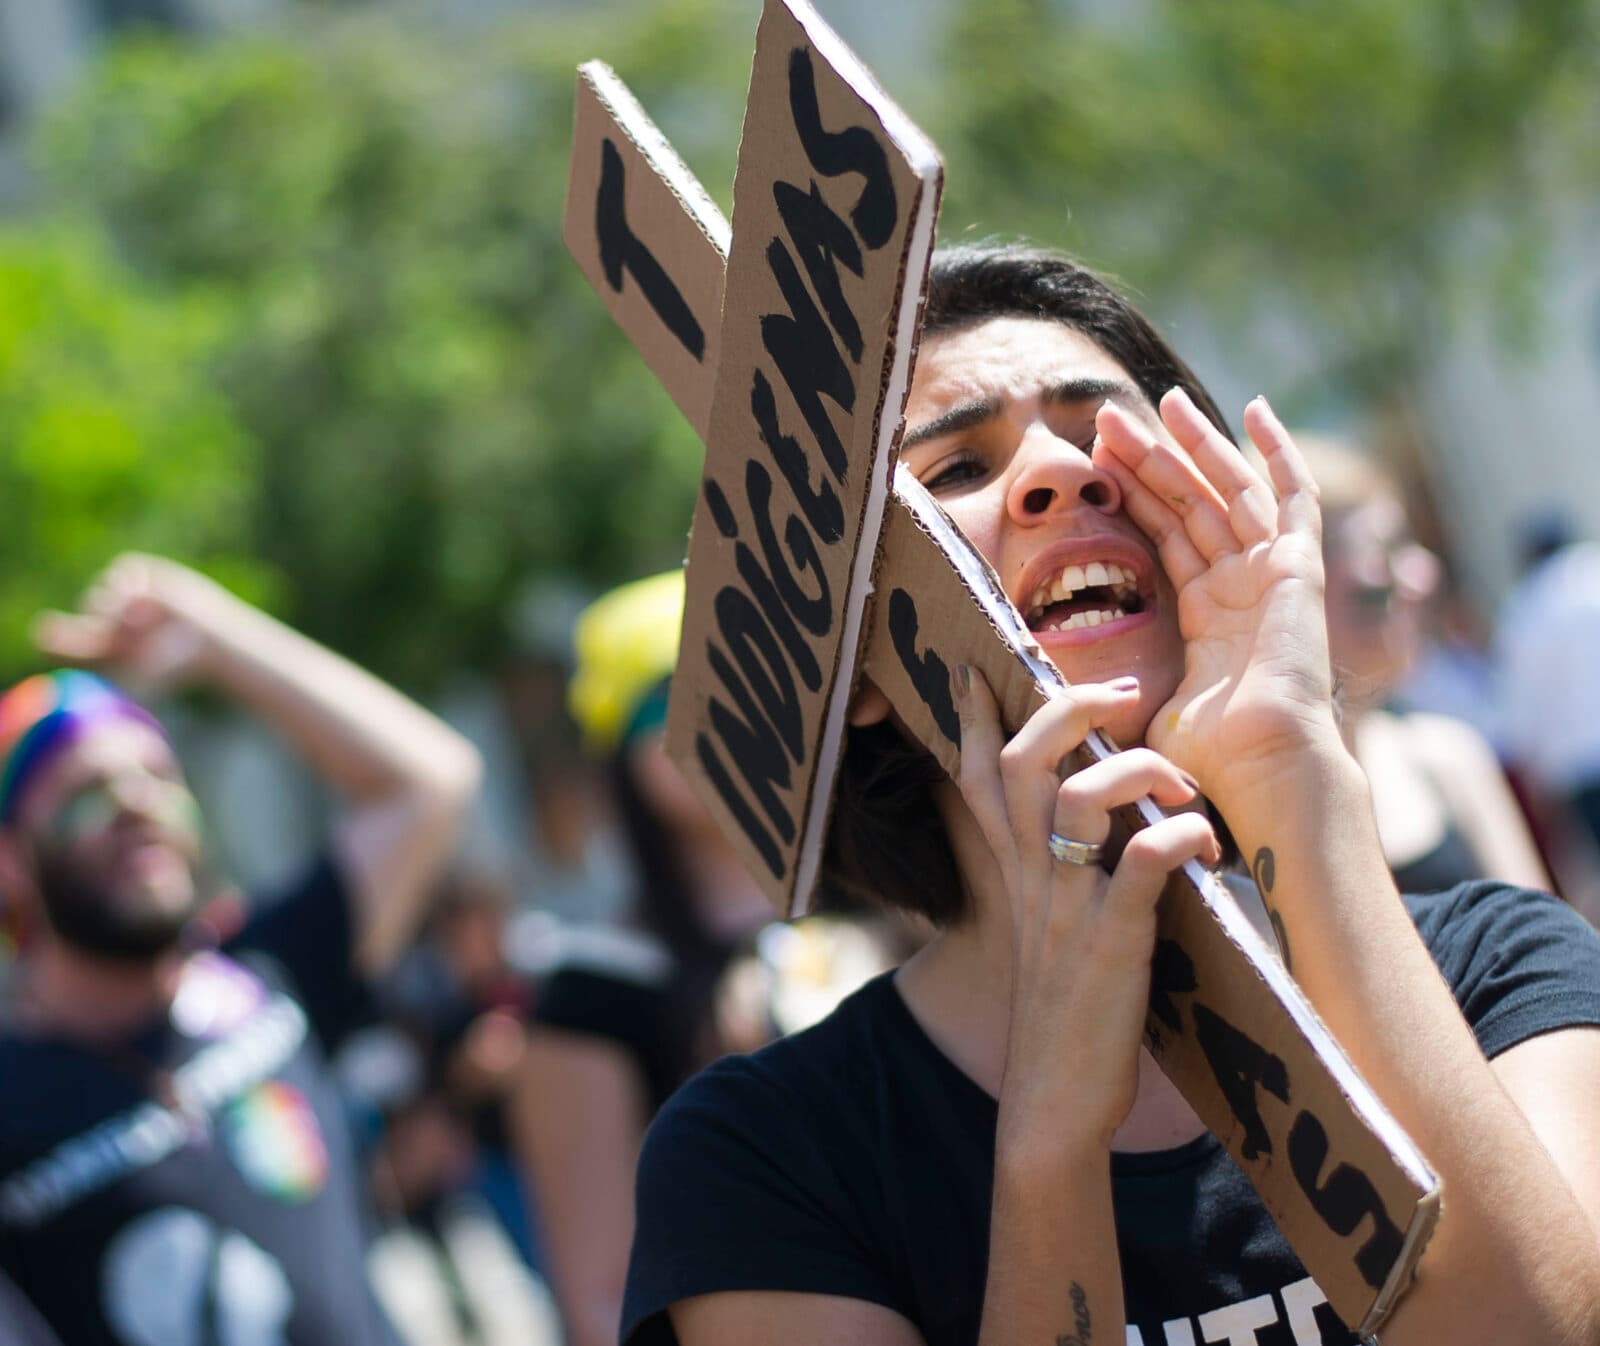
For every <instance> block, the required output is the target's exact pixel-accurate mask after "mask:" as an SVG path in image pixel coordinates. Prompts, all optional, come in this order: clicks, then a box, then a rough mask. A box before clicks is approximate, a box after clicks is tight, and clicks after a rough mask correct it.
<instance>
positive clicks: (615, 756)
mask: <svg viewBox="0 0 1600 1346" xmlns="http://www.w3.org/2000/svg"><path fill="white" fill-rule="evenodd" d="M683 593H684V589H683V575H682V572H681V571H672V572H669V573H667V574H664V575H658V576H655V577H653V578H650V579H645V580H639V581H636V582H634V583H632V584H627V585H624V586H622V587H621V588H619V589H616V590H613V591H612V592H611V593H610V594H607V595H606V596H605V597H603V598H601V599H599V600H598V601H597V602H595V603H594V604H592V605H591V606H590V607H589V608H588V609H587V610H586V611H585V613H584V614H583V616H582V617H581V618H580V620H579V623H578V626H577V628H576V631H575V635H574V639H575V647H576V664H577V666H576V670H575V673H574V676H573V680H572V685H571V689H570V702H571V707H572V711H573V714H574V716H575V717H576V719H577V720H578V721H579V724H580V726H581V727H582V729H583V731H584V736H585V740H586V743H587V745H588V747H589V748H590V750H591V751H593V752H595V753H597V754H600V755H603V756H605V757H606V758H607V759H608V760H609V762H610V767H611V782H612V786H613V790H614V795H615V800H616V807H617V810H618V813H619V815H620V821H621V824H622V831H623V833H624V834H625V836H626V837H627V839H628V841H629V843H630V848H631V851H632V856H631V859H632V860H633V862H634V869H635V872H636V875H637V884H638V887H637V895H636V899H635V902H634V907H633V912H632V918H631V921H630V922H629V924H628V925H626V926H625V927H620V928H590V929H586V930H572V931H567V932H565V933H564V934H563V935H562V936H561V938H560V941H559V942H560V946H561V948H560V952H559V953H558V955H557V956H556V959H555V966H554V967H553V969H552V971H551V972H550V974H549V976H548V977H547V978H546V979H545V980H544V982H543V983H542V985H541V987H540V991H539V996H538V1000H537V1003H536V1007H535V1012H534V1026H533V1030H532V1031H531V1032H530V1034H529V1038H528V1044H527V1053H526V1066H525V1069H524V1071H523V1073H522V1079H521V1085H520V1087H519V1088H518V1090H517V1093H516V1096H515V1102H514V1112H513V1118H514V1127H515V1137H516V1140H517V1143H518V1146H519V1150H520V1153H521V1154H522V1155H523V1156H524V1158H525V1160H526V1162H527V1164H528V1167H529V1170H530V1171H529V1177H530V1180H531V1184H532V1186H533V1189H534V1192H535V1197H536V1201H537V1205H538V1212H539V1216H538V1225H539V1229H540V1234H541V1238H542V1240H543V1246H544V1250H545V1266H546V1269H547V1273H548V1276H549V1280H550V1284H551V1288H552V1289H553V1290H554V1292H555V1295H556V1299H557V1302H558V1303H559V1305H560V1307H561V1312H562V1316H563V1320H564V1322H565V1325H566V1332H567V1341H568V1343H569V1346H615V1342H616V1340H617V1331H618V1322H619V1316H620V1312H621V1304H622V1289H623V1282H624V1280H625V1277H626V1273H627V1261H628V1248H629V1244H630V1242H631V1239H632V1233H633V1174H634V1166H635V1162H636V1160H637V1158H638V1152H639V1146H640V1143H641V1141H642V1139H643V1136H644V1131H645V1127H646V1126H647V1125H648V1123H649V1121H650V1118H651V1117H652V1116H653V1115H654V1114H655V1112H656V1110H657V1109H658V1108H659V1107H660V1106H661V1104H662V1103H663V1102H664V1101H665V1100H666V1099H667V1097H668V1096H669V1095H670V1094H671V1093H672V1092H673V1091H674V1090H675V1089H676V1088H677V1087H678V1086H679V1085H680V1084H681V1083H683V1081H684V1080H685V1079H687V1078H688V1077H689V1076H690V1075H691V1074H693V1073H694V1072H695V1071H697V1070H699V1069H700V1068H701V1067H703V1066H705V1065H708V1064H710V1063H711V1062H712V1061H714V1060H715V1059H717V1058H718V1057H719V1056H722V1055H724V1054H725V1053H727V1052H729V1051H748V1050H753V1049H754V1048H756V1047H758V1046H761V1045H762V1044H764V1043H765V1042H766V1041H768V1040H770V1039H771V1038H772V1037H773V1036H774V1035H775V1034H776V1033H777V1032H779V1031H786V1030H788V1029H791V1028H794V1027H799V1026H803V1024H804V1023H806V1022H810V1021H812V1020H814V1019H816V1018H820V1017H822V1015H823V1014H826V1013H827V1012H828V1011H829V1010H831V1009H832V1008H833V1006H834V1004H836V1003H837V1001H838V1000H839V999H841V998H842V997H843V996H844V995H845V994H847V993H848V992H849V991H851V990H854V989H855V987H856V986H858V985H860V984H861V983H862V982H864V981H865V980H866V979H867V978H868V977H870V976H872V975H873V974H875V973H876V972H879V971H882V970H883V969H885V968H887V967H889V966H892V964H893V963H894V962H895V961H897V959H898V958H899V957H902V956H904V954H905V953H906V952H907V949H905V948H890V947H889V945H890V943H891V941H892V939H893V938H894V936H892V935H890V934H887V933H884V932H882V931H879V930H878V929H875V928H871V929H869V928H868V927H864V926H859V925H854V924H850V923H847V922H843V921H838V920H833V919H830V918H827V917H815V918H811V919H810V920H809V921H807V922H803V923H801V924H800V925H799V926H796V927H785V926H781V925H775V924H773V920H774V914H773V910H772V908H771V906H770V904H769V903H768V901H767V899H766V898H765V896H764V895H763V894H762V892H761V890H760V889H759V888H758V887H757V886H756V884H755V882H754V881H753V880H752V879H751V878H750V876H749V874H748V872H747V871H746V870H745V868H744V866H743V864H742V863H741V862H740V860H739V858H738V856H737V854H736V853H735V852H734V850H733V848H732V847H731V846H730V845H729V844H728V842H727V841H726V840H725V839H724V837H723V835H722V832H721V829H720V828H718V827H717V825H716V823H715V822H714V821H713V820H712V818H711V815H710V814H709V813H708V812H707V811H706V810H705V809H704V807H703V806H702V805H701V804H700V802H699V799H698V798H697V797H696V796H695V794H694V792H693V790H692V789H691V787H690V786H689V783H688V782H687V780H685V779H684V777H683V776H682V774H681V773H680V772H679V771H678V769H677V767H676V766H674V765H673V763H672V762H671V760H670V759H669V758H668V757H667V755H666V752H665V748H664V742H663V740H664V734H665V721H666V709H667V690H668V681H669V678H670V675H671V673H672V669H673V666H674V664H675V663H676V662H677V655H678V634H679V626H680V624H681V622H682V616H683Z"/></svg>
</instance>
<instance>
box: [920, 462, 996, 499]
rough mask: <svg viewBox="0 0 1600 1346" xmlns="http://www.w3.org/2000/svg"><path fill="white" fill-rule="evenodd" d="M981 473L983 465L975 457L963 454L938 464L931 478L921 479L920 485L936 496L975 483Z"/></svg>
mask: <svg viewBox="0 0 1600 1346" xmlns="http://www.w3.org/2000/svg"><path fill="white" fill-rule="evenodd" d="M983 473H984V466H983V463H982V462H981V461H980V460H979V459H978V458H977V457H975V456H974V455H972V454H963V455H961V456H960V457H958V458H952V459H948V460H946V461H945V462H943V463H940V464H939V466H938V468H937V470H936V471H935V472H934V473H933V474H932V475H931V476H928V477H924V478H923V479H922V484H923V485H924V486H925V487H927V489H928V490H929V491H931V492H933V493H934V494H935V495H937V494H938V493H939V492H940V491H951V490H954V489H956V488H957V487H959V486H966V485H968V484H969V483H971V482H974V481H977V480H978V478H980V477H981V476H983Z"/></svg>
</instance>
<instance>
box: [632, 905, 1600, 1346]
mask: <svg viewBox="0 0 1600 1346" xmlns="http://www.w3.org/2000/svg"><path fill="white" fill-rule="evenodd" d="M1406 904H1407V908H1408V910H1409V911H1410V913H1411V916H1412V919H1413V920H1414V921H1415V922H1416V924H1417V927H1418V929H1419V931H1420V932H1421V934H1422V937H1423V940H1424V942H1425V943H1426V944H1427V945H1428V948H1429V949H1430V950H1431V952H1432V953H1433V956H1434V959H1435V961H1436V962H1437V963H1438V965H1439V967H1440V970H1441V971H1442V972H1443V973H1444V976H1445V978H1446V980H1447V981H1448V983H1449V984H1450V986H1451V988H1452V990H1453V991H1454V993H1455V996H1456V1000H1457V1002H1458V1004H1460V1006H1461V1008H1462V1012H1463V1014H1464V1015H1465V1017H1466V1019H1467V1021H1468V1022H1469V1023H1470V1024H1471V1025H1472V1027H1473V1029H1474V1031H1475V1032H1476V1034H1477V1037H1478V1041H1479V1044H1480V1045H1481V1046H1482V1048H1483V1050H1484V1052H1485V1053H1486V1054H1487V1055H1488V1056H1491V1057H1493V1056H1495V1055H1498V1054H1499V1053H1500V1052H1503V1051H1505V1050H1507V1049H1508V1048H1510V1047H1512V1046H1514V1045H1516V1044H1517V1043H1519V1042H1522V1041H1524V1040H1526V1039H1528V1038H1530V1037H1534V1036H1537V1035H1538V1034H1541V1033H1545V1032H1550V1031H1552V1030H1554V1029H1558V1028H1564V1027H1569V1026H1575V1025H1597V1024H1600V937H1597V936H1596V934H1595V932H1594V931H1593V930H1592V929H1591V928H1590V927H1589V926H1588V925H1587V924H1586V923H1585V922H1584V921H1583V920H1582V919H1581V918H1579V917H1578V916H1576V915H1575V914H1574V913H1573V912H1572V911H1571V910H1570V909H1569V908H1567V907H1565V906H1564V905H1563V904H1561V903H1560V902H1558V901H1556V900H1555V899H1554V898H1551V897H1547V896H1545V895H1542V894H1535V893H1529V892H1526V891H1523V890H1520V889H1515V888H1508V887H1505V886H1502V885H1497V884H1491V883H1483V882H1479V883H1471V884H1463V885H1461V886H1460V887H1457V888H1454V889H1452V890H1450V891H1448V892H1444V893H1439V894H1434V895H1429V896H1424V897H1407V898H1406ZM995 1118H996V1104H995V1101H994V1099H993V1098H991V1097H990V1096H989V1095H988V1094H987V1093H985V1092H984V1091H983V1090H982V1089H981V1088H979V1087H978V1085H976V1084H975V1083H974V1082H973V1081H972V1080H971V1079H969V1078H968V1077H967V1076H966V1075H964V1074H962V1072H961V1071H960V1070H959V1069H957V1068H956V1066H955V1065H954V1064H953V1063H952V1062H951V1061H950V1060H949V1059H948V1058H947V1057H945V1056H944V1055H943V1054H942V1053H941V1052H940V1051H939V1050H938V1048H937V1047H935V1046H934V1045H933V1043H932V1042H931V1041H930V1040H929V1039H928V1037H927V1035H926V1034H925V1033H924V1032H923V1031H922V1029H921V1027H920V1026H919V1025H918V1023H917V1022H916V1020H915V1019H914V1018H913V1017H912V1015H911V1013H910V1011H909V1010H908V1009H907V1008H906V1005H905V1003H904V1001H902V1000H901V998H900V994H899V992H898V991H897V990H896V989H895V986H894V982H893V980H892V974H886V975H884V976H882V977H879V978H877V979H876V980H874V981H872V982H869V983H868V984H867V986H866V987H865V988H863V989H862V990H861V991H859V992H857V993H856V994H855V995H854V996H852V997H851V998H850V999H848V1000H846V1001H845V1002H844V1003H843V1004H842V1005H841V1006H840V1007H839V1009H838V1010H837V1011H835V1012H834V1014H833V1015H831V1016H830V1017H829V1018H827V1019H825V1020H824V1021H823V1022H822V1023H820V1024H818V1025H817V1026H816V1027H815V1028H812V1029H810V1030H808V1031H806V1032H803V1033H799V1034H796V1035H795V1036H793V1037H790V1038H786V1039H784V1040H782V1041H780V1042H777V1043H774V1044H773V1045H771V1046H770V1047H767V1048H764V1049H763V1050H762V1051H760V1052H757V1053H755V1054H754V1055H752V1056H746V1057H729V1058H726V1059H724V1060H723V1061H721V1062H719V1063H718V1064H717V1065H715V1066H713V1067H711V1068H710V1069H709V1070H707V1071H705V1072H703V1073H702V1074H701V1075H699V1076H697V1077H696V1078H695V1079H694V1080H692V1081H691V1082H690V1083H689V1084H688V1085H686V1086H685V1087H684V1088H683V1089H682V1090H681V1091H680V1092H679V1093H678V1094H677V1095H676V1096H675V1097H674V1098H673V1099H672V1101H671V1102H669V1103H668V1105H667V1106H666V1108H665V1109H664V1110H663V1111H662V1113H661V1114H660V1115H659V1117H658V1118H657V1120H656V1122H655V1124H654V1126H653V1127H652V1128H651V1130H650V1133H649V1135H648V1137H647V1138H646V1141H645V1147H644V1152H643V1154H642V1156H641V1158H640V1163H639V1177H638V1232H637V1235H636V1238H635V1242H634V1249H633V1257H632V1262H631V1265H630V1268H629V1274H628V1286H627V1295H626V1301H625V1304H624V1308H623V1324H622V1326H623V1339H624V1341H625V1342H626V1343H627V1344H628V1346H660V1344H661V1343H670V1342H674V1341H675V1340H676V1337H675V1335H674V1333H673V1331H672V1328H671V1324H670V1321H669V1319H668V1317H667V1315H666V1313H665V1312H664V1310H665V1309H666V1308H667V1307H668V1306H669V1305H670V1304H672V1303H674V1302H676V1301H678V1300H681V1299H687V1298H690V1297H692V1296H695V1295H701V1294H708V1293H712V1292H715V1291H724V1290H784V1291H799V1292H806V1293H812V1294H827V1295H843V1296H847V1297H850V1298H855V1299H863V1300H867V1301H869V1302H872V1303H875V1304H881V1305H884V1306H886V1307H888V1308H890V1309H893V1310H894V1311H895V1312H897V1313H899V1314H901V1315H903V1316H904V1317H905V1318H907V1319H909V1320H910V1321H911V1322H912V1323H914V1324H915V1325H916V1326H917V1328H918V1329H919V1331H920V1332H921V1333H922V1335H923V1338H924V1340H925V1341H926V1342H927V1343H928V1346H971V1344H972V1343H973V1342H974V1341H976V1340H977V1336H978V1325H979V1320H980V1317H981V1314H982V1308H983V1289H984V1279H985V1275H986V1269H987V1256H988V1242H989V1213H990V1197H991V1190H992V1184H993V1174H994V1130H995ZM1111 1171H1112V1190H1113V1200H1114V1204H1115V1212H1116V1225H1117V1242H1118V1249H1119V1252H1120V1254H1121V1259H1122V1272H1123V1293H1124V1298H1125V1300H1126V1311H1127V1321H1128V1324H1129V1329H1130V1330H1129V1332H1128V1346H1179V1344H1180V1343H1181V1344H1183V1346H1188V1344H1190V1343H1193V1344H1195V1346H1198V1343H1202V1342H1208V1341H1210V1342H1216V1341H1221V1342H1228V1341H1249V1342H1253V1343H1255V1346H1347V1343H1350V1342H1352V1341H1353V1340H1354V1337H1353V1335H1352V1334H1351V1333H1350V1332H1349V1331H1348V1329H1346V1328H1345V1327H1344V1325H1343V1324H1341V1323H1340V1322H1339V1321H1338V1319H1337V1318H1336V1317H1335V1316H1334V1314H1333V1313H1332V1311H1331V1309H1329V1307H1328V1305H1327V1303H1326V1301H1325V1298H1324V1296H1323V1295H1322V1293H1321V1291H1320V1290H1319V1289H1318V1288H1317V1286H1316V1284H1315V1283H1314V1282H1313V1281H1312V1280H1311V1279H1310V1278H1309V1277H1308V1276H1307V1274H1306V1271H1305V1269H1304V1267H1302V1266H1301V1264H1300V1262H1299V1261H1298V1259H1297V1258H1296V1257H1295V1256H1294V1253H1293V1252H1292V1251H1291V1250H1290V1248H1289V1246H1288V1244H1287V1243H1286V1242H1285V1241H1284V1239H1283V1237H1282V1235H1281V1234H1279V1232H1278V1229H1277V1227H1276V1225H1275V1224H1274V1223H1273V1221H1272V1219H1271V1217H1270V1216H1269V1215H1268V1214H1267V1212H1266V1210H1265V1208H1264V1207H1262V1205H1261V1203H1260V1201H1259V1200H1258V1199H1257V1198H1256V1195H1255V1192H1254V1189H1253V1188H1252V1187H1251V1186H1250V1184H1249V1181H1248V1180H1247V1179H1246V1178H1245V1177H1244V1175H1243V1174H1242V1173H1241V1172H1240V1170H1239V1169H1238V1167H1237V1166H1236V1165H1235V1164H1234V1163H1233V1161H1232V1160H1231V1159H1230V1158H1229V1157H1228V1155H1227V1153H1226V1152H1225V1151H1224V1150H1223V1149H1222V1147H1221V1146H1220V1144H1218V1142H1217V1141H1216V1140H1215V1139H1214V1138H1213V1137H1211V1136H1209V1135H1207V1136H1202V1137H1201V1138H1199V1139H1198V1140H1196V1141H1193V1142H1191V1143H1190V1144H1188V1145H1185V1146H1182V1147H1180V1148H1178V1149H1175V1150H1168V1151H1163V1152H1159V1153H1154V1154H1140V1155H1132V1154H1114V1155H1113V1156H1112V1161H1111ZM1108 1346H1109V1344H1108ZM1117 1346H1122V1343H1120V1342H1119V1343H1117Z"/></svg>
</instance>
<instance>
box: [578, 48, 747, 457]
mask: <svg viewBox="0 0 1600 1346" xmlns="http://www.w3.org/2000/svg"><path fill="white" fill-rule="evenodd" d="M562 237H563V240H564V241H565V243H566V245H567V251H568V252H570V253H571V254H572V256H573V258H574V259H575V260H576V261H577V263H578V265H579V266H580V267H582V268H583V274H584V275H585V276H587V277H588V278H589V284H591V285H592V286H594V288H595V293H596V294H598V295H599V296H600V297H601V298H602V299H603V300H604V301H605V304H606V307H607V308H608V309H610V311H611V315H612V316H613V317H614V318H615V319H616V320H617V323H618V324H619V325H620V326H621V327H622V329H623V330H624V331H625V332H627V333H628V334H629V335H630V336H632V337H633V339H634V344H635V345H637V346H638V348H639V352H640V354H642V355H643V356H644V358H645V363H647V364H648V365H649V366H650V369H651V371H652V372H653V373H654V374H655V376H656V377H657V378H658V379H660V380H661V386H662V387H664V388H665V389H666V390H667V392H668V393H669V394H670V395H671V396H672V399H673V401H675V402H676V403H677V404H678V410H679V411H681V412H682V413H683V414H684V416H685V417H686V418H687V419H688V421H689V424H690V425H692V426H694V428H695V430H696V431H697V432H698V433H699V435H700V438H701V439H702V440H703V439H705V438H706V432H707V429H708V426H709V424H710V420H711V390H712V386H713V376H714V375H715V373H716V369H717V363H718V362H717V352H718V350H719V349H720V339H721V336H722V277H723V271H724V266H725V263H726V260H727V255H728V240H729V237H730V231H729V229H728V222H727V220H725V219H724V218H723V217H722V212H721V211H720V210H718V209H717V205H716V202H714V201H713V200H712V199H711V198H710V197H709V196H708V195H707V194H706V191H705V189H704V188H703V187H701V185H700V183H699V181H698V180H697V179H696V178H695V176H694V174H692V173H691V172H690V171H689V169H688V167H687V166H686V165H685V164H684V162H683V160H682V159H680V158H679V157H678V154H677V151H676V150H674V149H673V148H672V146H671V145H670V144H669V143H668V141H667V138H666V137H665V136H664V135H662V134H661V132H660V131H658V130H657V129H656V127H655V123H653V122H652V121H651V120H650V118H649V117H647V116H646V115H645V112H644V109H643V108H641V107H640V106H639V104H638V102H637V100H635V98H634V96H633V94H632V93H630V92H629V91H628V87H627V86H626V85H625V84H623V82H622V81H621V80H619V79H618V78H617V77H616V75H615V74H613V73H612V71H611V68H610V67H609V66H607V65H606V64H605V63H604V62H602V61H589V62H587V63H586V64H584V65H583V66H581V67H579V69H578V101H577V108H576V113H575V116H574V118H573V131H572V172H571V176H570V178H569V179H568V182H567V212H566V219H565V222H564V227H563V229H562Z"/></svg>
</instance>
